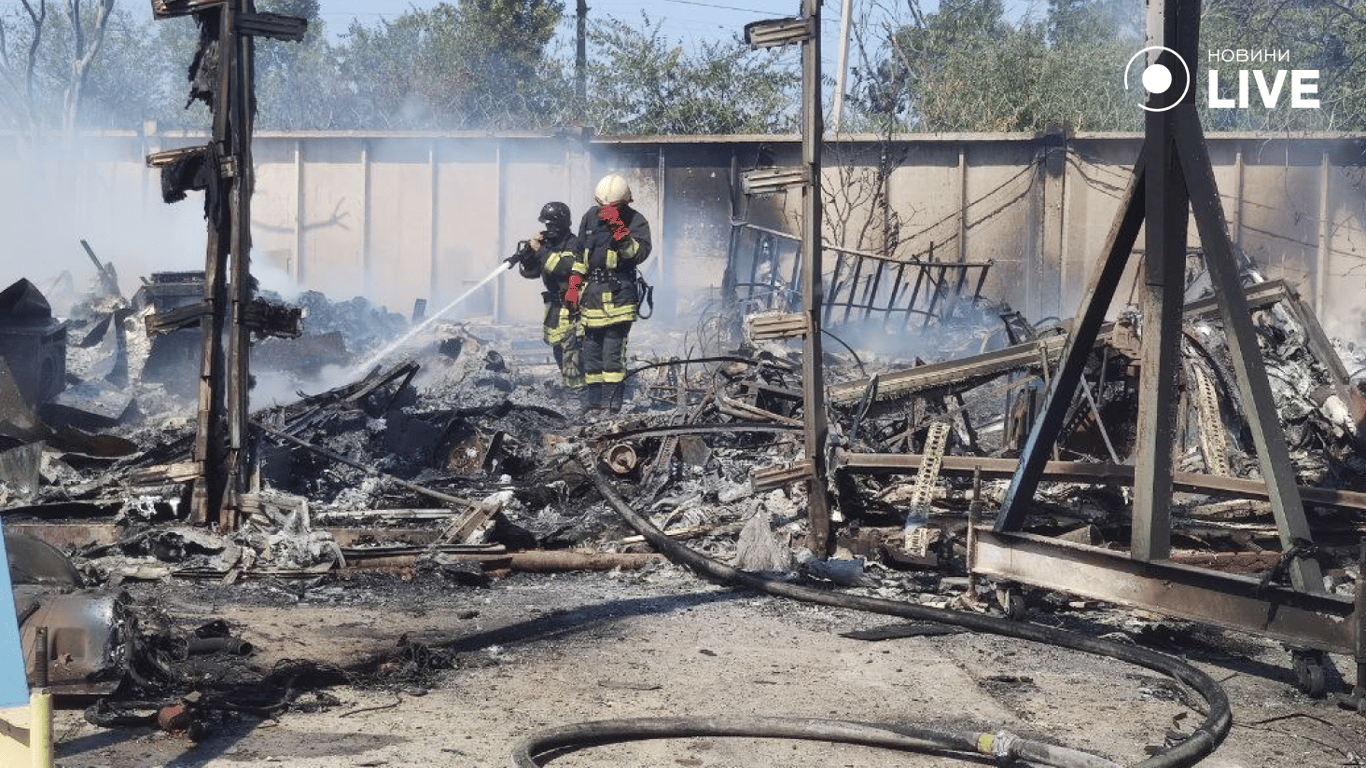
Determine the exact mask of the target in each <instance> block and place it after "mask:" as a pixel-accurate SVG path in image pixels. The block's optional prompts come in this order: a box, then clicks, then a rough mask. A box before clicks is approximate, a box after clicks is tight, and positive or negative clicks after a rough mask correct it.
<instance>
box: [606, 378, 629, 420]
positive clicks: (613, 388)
mask: <svg viewBox="0 0 1366 768" xmlns="http://www.w3.org/2000/svg"><path fill="white" fill-rule="evenodd" d="M603 386H604V387H605V388H606V389H607V412H608V413H619V412H620V411H621V401H622V399H623V398H624V397H625V393H626V384H625V382H620V381H618V382H616V383H615V384H604V385H603Z"/></svg>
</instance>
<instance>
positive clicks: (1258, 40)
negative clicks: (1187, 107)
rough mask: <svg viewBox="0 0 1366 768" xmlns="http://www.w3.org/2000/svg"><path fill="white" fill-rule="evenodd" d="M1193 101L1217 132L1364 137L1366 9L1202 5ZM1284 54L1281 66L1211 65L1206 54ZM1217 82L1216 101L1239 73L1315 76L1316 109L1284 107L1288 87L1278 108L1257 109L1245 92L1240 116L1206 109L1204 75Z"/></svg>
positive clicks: (1224, 1)
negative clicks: (1305, 72) (1212, 72)
mask: <svg viewBox="0 0 1366 768" xmlns="http://www.w3.org/2000/svg"><path fill="white" fill-rule="evenodd" d="M1200 49H1201V54H1202V55H1201V62H1200V65H1199V75H1198V77H1197V81H1196V82H1197V85H1199V86H1201V89H1200V94H1201V95H1202V97H1201V98H1199V99H1198V101H1199V102H1200V103H1201V104H1202V108H1204V114H1203V118H1204V121H1205V125H1206V126H1208V127H1212V128H1215V129H1219V130H1250V129H1261V130H1278V131H1280V130H1339V131H1344V130H1345V131H1362V130H1366V3H1363V2H1360V1H1359V0H1334V1H1333V2H1318V1H1315V0H1281V1H1280V2H1274V3H1268V2H1265V0H1262V1H1260V2H1258V1H1257V0H1208V2H1207V3H1206V7H1205V14H1204V17H1203V19H1202V26H1201V39H1200ZM1221 50H1249V51H1264V50H1276V51H1282V50H1284V51H1289V54H1290V60H1289V61H1288V62H1264V63H1237V62H1230V63H1222V62H1210V61H1209V60H1208V58H1207V56H1206V55H1205V54H1206V52H1208V51H1221ZM1210 68H1214V69H1217V70H1220V71H1221V72H1226V73H1227V74H1225V75H1223V76H1222V77H1221V80H1222V82H1223V84H1224V85H1223V91H1222V95H1224V96H1228V95H1230V94H1231V93H1232V92H1235V91H1236V82H1237V81H1236V75H1234V74H1233V72H1236V71H1237V70H1240V69H1249V70H1256V69H1262V70H1266V71H1267V77H1268V79H1269V78H1270V76H1271V73H1272V72H1274V71H1275V70H1281V69H1285V70H1290V69H1317V70H1318V71H1319V80H1318V94H1317V96H1318V99H1319V101H1320V106H1319V108H1318V109H1292V108H1290V107H1289V105H1288V103H1289V97H1288V95H1287V94H1288V90H1289V85H1288V83H1287V84H1286V85H1285V86H1284V92H1283V93H1282V95H1281V97H1280V101H1279V103H1278V104H1277V105H1276V106H1274V107H1271V108H1267V107H1265V106H1263V105H1262V102H1261V99H1260V98H1259V96H1258V93H1257V86H1256V84H1255V82H1254V84H1252V85H1251V87H1250V89H1249V90H1250V91H1251V93H1250V94H1249V106H1248V108H1247V109H1208V108H1207V103H1208V100H1207V99H1205V98H1203V93H1204V91H1205V88H1207V87H1208V86H1207V85H1206V84H1207V83H1208V82H1209V81H1208V74H1207V72H1208V70H1209V69H1210Z"/></svg>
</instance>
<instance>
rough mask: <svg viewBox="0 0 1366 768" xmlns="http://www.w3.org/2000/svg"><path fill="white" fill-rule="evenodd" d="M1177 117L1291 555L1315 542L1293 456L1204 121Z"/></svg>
mask: <svg viewBox="0 0 1366 768" xmlns="http://www.w3.org/2000/svg"><path fill="white" fill-rule="evenodd" d="M1174 112H1175V113H1176V114H1174V116H1173V120H1174V123H1175V134H1176V145H1177V152H1178V153H1179V154H1180V156H1181V165H1182V168H1183V169H1184V171H1185V178H1186V186H1187V188H1188V189H1189V190H1190V198H1191V209H1192V210H1193V211H1194V213H1195V222H1196V225H1197V226H1198V227H1199V229H1200V241H1201V242H1202V243H1203V244H1204V246H1205V266H1206V268H1207V269H1208V270H1209V274H1210V280H1211V282H1212V283H1213V286H1214V292H1215V295H1216V296H1217V297H1218V300H1219V306H1220V310H1221V312H1222V313H1223V316H1224V328H1225V336H1226V338H1227V343H1228V348H1229V357H1230V358H1231V359H1232V361H1233V369H1234V372H1235V373H1236V374H1237V376H1236V378H1237V379H1238V389H1239V392H1240V394H1241V395H1242V398H1243V404H1244V408H1245V409H1246V410H1247V423H1248V426H1249V428H1250V429H1251V430H1252V441H1253V444H1254V445H1255V446H1256V448H1257V460H1258V465H1259V466H1260V468H1261V470H1262V477H1263V478H1265V480H1266V484H1267V489H1268V491H1269V493H1270V498H1271V511H1272V514H1274V515H1275V516H1276V524H1277V527H1278V528H1279V529H1280V534H1281V547H1282V549H1284V550H1287V551H1289V550H1290V549H1291V548H1292V547H1294V546H1296V544H1298V543H1301V542H1312V541H1313V534H1312V532H1311V531H1310V529H1309V521H1308V520H1307V519H1306V518H1305V515H1304V506H1303V505H1302V504H1301V502H1300V498H1299V493H1298V491H1297V489H1296V486H1295V468H1294V465H1293V464H1291V462H1290V450H1289V448H1288V447H1287V446H1286V443H1285V433H1284V432H1282V431H1281V424H1280V420H1279V418H1278V416H1277V413H1276V403H1275V400H1274V398H1273V397H1272V394H1271V385H1270V383H1269V382H1268V381H1267V377H1266V364H1265V363H1263V362H1262V356H1261V351H1260V348H1259V347H1258V345H1257V336H1256V331H1255V330H1254V329H1253V327H1252V313H1251V310H1250V309H1249V308H1248V306H1247V299H1246V298H1245V297H1244V295H1243V286H1242V281H1241V280H1240V279H1239V276H1238V267H1237V264H1238V262H1237V260H1236V258H1235V256H1234V253H1233V246H1232V244H1231V243H1230V242H1229V238H1228V225H1227V223H1226V222H1225V219H1224V209H1223V203H1222V202H1221V201H1220V199H1219V188H1218V186H1217V185H1216V184H1215V181H1214V169H1213V167H1212V166H1211V165H1210V159H1209V150H1208V148H1207V147H1206V146H1205V142H1204V137H1203V136H1201V135H1200V122H1199V116H1198V115H1197V113H1196V111H1195V107H1194V105H1192V104H1182V105H1179V106H1178V107H1176V109H1175V110H1174ZM1290 576H1291V580H1292V582H1293V583H1294V584H1295V588H1296V589H1299V590H1302V591H1310V592H1322V591H1323V574H1322V571H1321V569H1320V568H1319V564H1318V562H1317V561H1316V560H1314V559H1313V558H1308V557H1297V558H1294V560H1292V562H1291V566H1290Z"/></svg>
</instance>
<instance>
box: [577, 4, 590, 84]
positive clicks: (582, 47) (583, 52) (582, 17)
mask: <svg viewBox="0 0 1366 768" xmlns="http://www.w3.org/2000/svg"><path fill="white" fill-rule="evenodd" d="M575 25H576V29H575V38H576V39H575V43H574V92H575V94H577V95H578V97H579V101H583V100H585V99H587V98H588V45H587V41H586V38H587V36H588V0H579V8H578V20H577V21H576V22H575Z"/></svg>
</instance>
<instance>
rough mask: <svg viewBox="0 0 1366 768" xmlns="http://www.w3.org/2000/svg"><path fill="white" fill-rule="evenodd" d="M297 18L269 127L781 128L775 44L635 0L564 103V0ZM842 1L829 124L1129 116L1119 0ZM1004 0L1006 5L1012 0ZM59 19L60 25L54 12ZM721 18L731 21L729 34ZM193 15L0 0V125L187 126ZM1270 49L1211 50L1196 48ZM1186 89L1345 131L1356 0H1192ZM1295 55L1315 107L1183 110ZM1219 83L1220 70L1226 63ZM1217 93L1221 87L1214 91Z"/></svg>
mask: <svg viewBox="0 0 1366 768" xmlns="http://www.w3.org/2000/svg"><path fill="white" fill-rule="evenodd" d="M255 2H256V5H257V7H258V10H262V11H269V12H274V13H281V14H286V15H291V16H302V17H304V18H306V19H308V20H309V31H308V33H307V35H306V37H305V39H304V40H303V41H302V42H299V43H292V42H280V41H274V40H262V41H258V42H257V45H256V51H257V59H256V85H257V102H258V107H259V108H258V118H257V125H258V127H261V128H266V129H283V130H339V129H340V130H519V129H536V130H546V129H553V128H556V127H560V126H565V125H584V126H590V127H592V128H594V129H595V130H597V131H598V132H600V133H607V134H651V133H676V134H705V133H770V132H787V131H792V130H795V129H796V128H797V125H798V118H799V112H800V80H801V78H800V73H799V71H798V66H797V63H798V57H797V55H796V53H795V51H794V49H791V48H789V49H785V50H779V51H753V50H750V49H749V48H748V47H746V46H745V45H743V44H742V43H741V42H740V41H739V40H738V38H735V39H731V40H727V41H717V42H703V43H700V44H697V45H685V44H684V43H683V42H682V41H679V40H676V39H673V38H672V37H671V36H670V34H669V32H668V27H667V25H666V24H665V23H663V22H662V21H654V20H651V19H650V18H649V17H647V16H646V15H644V14H643V13H642V14H640V15H639V17H638V18H631V19H618V18H612V17H604V16H599V15H590V17H589V19H590V25H589V39H588V42H589V44H590V45H589V52H588V53H589V56H588V62H589V64H588V68H587V71H586V73H585V75H586V81H587V86H588V87H587V89H586V91H587V92H586V97H585V98H578V97H577V96H576V95H575V88H574V80H575V75H576V72H575V69H574V63H573V62H574V40H573V37H572V34H570V33H569V30H570V29H571V28H572V25H571V24H562V22H565V21H569V19H567V18H566V17H565V3H564V0H448V2H442V3H439V4H437V5H435V6H433V7H430V8H427V9H417V8H413V9H410V10H409V11H407V12H406V13H404V14H402V15H400V16H396V17H393V18H391V19H381V20H378V21H375V22H371V23H363V22H360V21H356V22H353V23H352V24H351V26H350V27H349V28H348V29H347V30H346V31H345V32H344V33H343V34H342V35H341V36H340V37H337V36H332V35H329V34H327V30H326V29H325V28H324V27H323V24H322V21H321V19H320V18H319V15H318V10H319V7H320V5H321V0H255ZM923 3H924V0H898V2H886V1H885V0H884V1H883V2H873V3H858V4H855V7H856V8H857V9H859V13H860V16H859V17H858V18H856V19H855V20H854V25H853V27H854V35H855V37H854V49H853V50H854V68H853V72H852V75H851V78H850V81H849V83H848V85H847V86H846V87H845V90H846V93H847V99H846V108H845V111H844V115H843V120H842V129H843V130H846V131H876V132H884V133H885V132H893V131H895V132H901V131H1034V132H1039V131H1049V130H1055V129H1057V128H1059V127H1061V126H1067V127H1069V128H1071V129H1073V130H1140V129H1141V128H1142V111H1141V110H1138V109H1136V105H1137V103H1138V98H1137V96H1136V93H1135V92H1133V91H1131V92H1127V93H1126V92H1125V90H1124V88H1123V85H1122V76H1123V71H1124V67H1125V64H1126V62H1127V61H1128V58H1129V56H1130V55H1132V53H1134V52H1135V51H1137V50H1138V49H1139V48H1141V47H1142V46H1143V45H1144V34H1143V32H1144V24H1143V17H1142V14H1143V7H1144V4H1143V3H1142V2H1140V0H1045V2H1043V3H1042V4H1039V5H1035V6H1032V7H1033V8H1035V9H1037V10H1035V11H1031V15H1026V16H1024V17H1019V16H1016V15H1012V14H1011V13H1009V12H1008V9H1007V5H1006V2H1005V0H941V1H940V2H939V3H938V4H937V7H936V8H935V9H934V10H933V12H928V13H927V12H925V10H924V8H923V7H922V4H923ZM1011 7H1014V4H1012V6H1011ZM73 21H74V22H76V23H73ZM737 32H738V30H737ZM196 44H197V31H196V29H195V25H194V24H193V23H190V22H189V21H188V20H185V19H173V20H168V21H163V22H156V21H152V20H151V19H150V18H145V19H143V18H137V17H136V16H135V15H134V14H133V13H132V12H130V11H129V10H128V9H127V8H126V7H125V6H124V5H123V4H118V5H116V3H115V0H10V2H8V3H0V127H7V128H11V129H14V128H17V129H20V130H39V129H52V128H57V127H67V128H72V127H90V128H124V129H130V128H133V129H135V128H137V127H139V126H141V125H142V123H143V122H144V121H148V120H155V121H156V122H157V123H158V124H160V125H161V126H163V127H168V128H183V129H202V128H203V127H204V126H205V125H207V113H206V111H205V109H204V107H203V106H202V105H201V104H199V103H198V102H195V103H193V104H190V105H189V108H188V109H187V108H186V107H187V100H186V94H187V92H188V87H187V82H186V67H187V65H188V64H189V62H190V60H191V57H192V56H193V52H194V49H195V46H196ZM1222 49H1233V50H1251V51H1262V50H1271V51H1274V50H1288V51H1289V52H1290V61H1289V62H1288V63H1276V64H1256V65H1236V64H1235V65H1228V64H1224V65H1221V64H1218V63H1212V62H1209V61H1207V60H1205V57H1204V55H1203V53H1204V52H1205V51H1210V50H1222ZM1200 50H1201V55H1200V58H1201V61H1199V62H1196V63H1195V68H1196V72H1195V83H1194V87H1196V88H1197V93H1196V97H1197V102H1199V103H1201V105H1202V106H1201V108H1202V111H1203V112H1204V119H1205V125H1206V126H1207V127H1208V128H1210V129H1212V130H1221V129H1223V130H1247V129H1274V130H1310V129H1329V130H1348V131H1360V130H1366V0H1332V1H1331V2H1325V1H1324V0H1270V1H1268V0H1205V4H1204V13H1203V16H1202V40H1201V44H1200ZM1211 66H1213V67H1223V68H1227V69H1229V70H1236V69H1241V68H1251V69H1255V68H1258V67H1261V68H1264V69H1278V68H1287V69H1317V70H1319V72H1320V78H1319V98H1320V100H1321V103H1322V106H1321V108H1320V109H1317V110H1312V109H1291V108H1289V106H1288V105H1287V104H1285V103H1284V102H1285V100H1284V99H1283V100H1282V103H1281V104H1279V105H1277V106H1276V107H1274V108H1264V107H1261V106H1260V105H1259V104H1258V103H1257V99H1256V98H1255V92H1254V94H1253V102H1254V103H1253V104H1252V106H1251V108H1249V109H1236V110H1234V109H1226V110H1210V109H1207V108H1205V106H1204V102H1205V101H1206V99H1205V98H1204V96H1205V90H1204V88H1205V84H1206V82H1207V80H1206V77H1207V72H1206V70H1207V69H1208V68H1210V67H1211ZM1225 82H1226V83H1228V82H1236V75H1233V73H1232V72H1229V73H1228V75H1227V76H1226V78H1225ZM1226 87H1228V86H1226Z"/></svg>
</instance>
